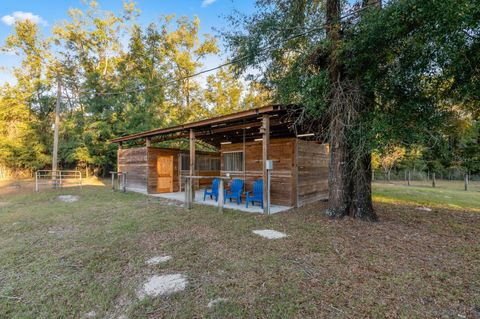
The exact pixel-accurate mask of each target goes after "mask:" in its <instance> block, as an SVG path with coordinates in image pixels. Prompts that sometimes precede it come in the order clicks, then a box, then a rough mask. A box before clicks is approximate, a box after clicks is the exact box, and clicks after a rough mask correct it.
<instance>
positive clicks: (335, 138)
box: [326, 0, 351, 218]
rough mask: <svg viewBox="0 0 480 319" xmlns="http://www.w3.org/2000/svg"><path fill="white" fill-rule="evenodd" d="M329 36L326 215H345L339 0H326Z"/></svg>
mask: <svg viewBox="0 0 480 319" xmlns="http://www.w3.org/2000/svg"><path fill="white" fill-rule="evenodd" d="M326 17H327V26H328V27H327V37H328V38H329V40H330V45H331V47H330V56H329V70H328V71H329V78H330V81H331V83H332V92H331V96H330V105H329V109H330V110H329V114H330V121H331V122H330V132H329V134H330V166H329V176H328V187H329V200H328V209H327V215H328V216H330V217H333V218H342V217H344V216H346V215H348V213H349V211H350V203H351V196H350V195H351V183H350V178H349V173H350V172H349V171H350V169H349V167H348V166H349V163H350V159H349V150H348V142H347V136H346V133H347V126H346V125H347V123H346V120H345V112H343V111H344V110H343V108H342V103H341V102H342V101H339V98H340V94H339V91H340V89H341V85H342V83H341V82H342V79H343V74H342V73H343V72H342V66H341V64H340V62H339V61H338V55H337V49H338V45H339V42H340V38H341V36H340V23H339V22H340V0H327V2H326Z"/></svg>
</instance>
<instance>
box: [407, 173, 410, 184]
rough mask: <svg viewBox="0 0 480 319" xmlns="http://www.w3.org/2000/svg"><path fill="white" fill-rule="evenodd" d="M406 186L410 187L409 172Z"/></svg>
mask: <svg viewBox="0 0 480 319" xmlns="http://www.w3.org/2000/svg"><path fill="white" fill-rule="evenodd" d="M407 185H408V186H410V170H408V174H407Z"/></svg>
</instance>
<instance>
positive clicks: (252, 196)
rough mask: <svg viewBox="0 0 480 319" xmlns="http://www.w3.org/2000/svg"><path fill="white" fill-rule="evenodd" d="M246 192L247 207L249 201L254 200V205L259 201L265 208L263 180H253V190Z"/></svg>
mask: <svg viewBox="0 0 480 319" xmlns="http://www.w3.org/2000/svg"><path fill="white" fill-rule="evenodd" d="M245 194H246V195H247V199H246V202H247V208H248V203H249V202H252V205H253V206H255V202H259V203H260V206H261V207H262V208H263V180H261V179H257V180H256V181H255V182H253V191H252V192H246V193H245Z"/></svg>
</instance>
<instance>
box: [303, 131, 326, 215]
mask: <svg viewBox="0 0 480 319" xmlns="http://www.w3.org/2000/svg"><path fill="white" fill-rule="evenodd" d="M328 162H329V146H328V144H317V143H315V142H310V141H303V140H300V139H299V140H297V166H298V167H297V170H298V179H297V183H298V185H297V190H298V191H297V202H298V206H302V205H305V204H308V203H312V202H315V201H319V200H324V199H327V198H328Z"/></svg>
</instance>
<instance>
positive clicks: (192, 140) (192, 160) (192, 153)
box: [188, 129, 195, 202]
mask: <svg viewBox="0 0 480 319" xmlns="http://www.w3.org/2000/svg"><path fill="white" fill-rule="evenodd" d="M194 175H195V132H194V131H193V129H190V177H192V176H194ZM188 186H189V191H190V193H191V194H190V195H191V196H190V200H191V201H192V202H193V201H194V200H195V189H194V188H193V182H192V178H189V185H188Z"/></svg>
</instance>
